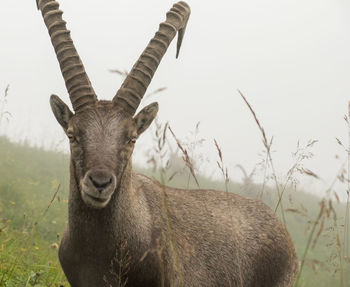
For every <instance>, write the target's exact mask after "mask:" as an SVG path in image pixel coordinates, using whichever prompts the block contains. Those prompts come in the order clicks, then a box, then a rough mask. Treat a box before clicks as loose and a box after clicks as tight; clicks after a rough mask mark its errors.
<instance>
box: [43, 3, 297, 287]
mask: <svg viewBox="0 0 350 287" xmlns="http://www.w3.org/2000/svg"><path fill="white" fill-rule="evenodd" d="M37 5H38V8H39V9H40V10H41V12H42V15H43V18H44V21H45V24H46V26H47V28H48V31H49V34H50V36H51V41H52V44H53V46H54V50H55V53H56V56H57V59H58V61H59V64H60V68H61V71H62V75H63V78H64V80H65V84H66V87H67V90H68V93H69V96H70V99H71V102H72V106H73V110H74V113H73V112H72V111H71V110H70V109H69V107H68V106H67V105H66V104H65V103H64V102H62V101H61V100H60V98H58V97H57V96H55V95H53V96H51V98H50V104H51V108H52V111H53V113H54V115H55V117H56V119H57V121H58V122H59V123H60V125H61V126H62V128H63V129H64V131H65V133H66V134H67V136H68V138H69V141H70V149H71V161H70V194H69V204H68V226H67V229H66V231H65V233H64V235H63V237H62V241H61V244H60V248H59V258H60V262H61V265H62V268H63V270H64V273H65V274H66V276H67V279H68V281H69V283H70V284H71V286H73V287H111V286H113V287H116V286H133V287H135V286H140V287H141V286H142V287H145V286H159V287H160V286H191V287H197V286H244V287H257V286H259V287H263V286H266V287H282V286H292V285H293V282H294V280H295V277H296V274H297V271H298V260H297V256H296V252H295V248H294V245H293V243H292V241H291V239H290V236H289V234H288V231H287V230H286V228H285V226H284V225H283V224H282V223H281V222H280V221H279V219H278V218H277V217H276V215H275V214H274V213H273V212H272V210H271V209H270V208H268V207H267V206H266V205H264V204H263V203H262V202H261V201H259V200H255V199H248V198H244V197H241V196H239V195H236V194H233V193H226V192H222V191H213V190H180V189H174V188H170V187H167V186H164V185H161V184H160V183H158V182H156V181H154V180H151V179H149V178H147V177H145V176H143V175H141V174H137V173H135V172H133V170H132V160H131V156H132V152H133V149H134V145H135V142H136V140H137V138H138V137H139V136H140V135H141V134H142V133H143V132H144V131H145V130H146V129H147V128H148V127H149V125H150V124H151V123H152V121H153V119H154V117H155V116H156V114H157V112H158V104H157V103H153V104H150V105H148V106H146V107H145V108H143V109H142V110H141V111H140V112H139V113H138V114H137V115H136V116H135V112H136V110H137V108H138V106H139V104H140V101H141V99H142V97H143V95H144V94H145V92H146V89H147V87H148V85H149V84H150V82H151V80H152V77H153V75H154V73H155V71H156V69H157V67H158V65H159V63H160V61H161V59H162V57H163V55H164V54H165V52H166V50H167V48H168V46H169V44H170V42H171V41H172V39H173V38H174V37H175V35H176V33H178V45H177V54H176V56H178V52H179V50H180V46H181V43H182V40H183V36H184V32H185V29H186V24H187V21H188V19H189V15H190V8H189V6H188V5H187V4H186V3H185V2H182V1H181V2H178V3H176V4H174V6H173V7H172V8H171V9H170V11H169V12H168V13H167V17H166V20H165V22H163V23H161V24H160V26H159V30H158V31H157V32H156V34H155V36H154V37H153V38H152V39H151V41H150V42H149V44H148V46H147V47H146V49H145V50H144V52H143V53H142V54H141V56H140V58H139V59H138V61H137V62H136V63H135V65H134V66H133V68H132V70H131V71H130V73H129V74H128V76H127V77H126V79H125V81H124V83H123V84H122V86H121V88H120V89H119V91H118V92H117V94H116V95H115V97H114V98H113V100H112V101H98V100H97V96H96V94H95V92H94V90H93V88H92V86H91V83H90V80H89V78H88V76H87V74H86V72H85V69H84V66H83V64H82V62H81V60H80V58H79V56H78V53H77V51H76V49H75V47H74V44H73V41H72V39H71V38H70V32H69V31H68V30H67V29H66V22H65V21H63V20H62V13H63V12H62V11H60V10H59V9H58V8H59V5H58V3H57V2H56V1H54V0H37Z"/></svg>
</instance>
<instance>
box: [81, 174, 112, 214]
mask: <svg viewBox="0 0 350 287" xmlns="http://www.w3.org/2000/svg"><path fill="white" fill-rule="evenodd" d="M115 188H116V178H115V176H114V175H113V174H111V173H109V172H107V171H105V170H90V171H88V172H87V173H86V174H85V176H84V178H83V179H82V181H81V197H82V199H83V201H84V202H85V203H86V204H87V205H88V206H90V207H93V208H98V209H99V208H103V207H105V206H106V205H107V204H108V202H109V201H110V199H111V196H112V194H113V192H114V190H115Z"/></svg>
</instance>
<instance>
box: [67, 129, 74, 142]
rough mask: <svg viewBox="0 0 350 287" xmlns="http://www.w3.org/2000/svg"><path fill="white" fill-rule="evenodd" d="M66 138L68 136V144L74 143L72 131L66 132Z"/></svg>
mask: <svg viewBox="0 0 350 287" xmlns="http://www.w3.org/2000/svg"><path fill="white" fill-rule="evenodd" d="M67 136H68V138H69V141H70V142H74V141H75V137H74V134H73V132H72V131H67Z"/></svg>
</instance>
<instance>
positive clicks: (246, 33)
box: [0, 0, 350, 196]
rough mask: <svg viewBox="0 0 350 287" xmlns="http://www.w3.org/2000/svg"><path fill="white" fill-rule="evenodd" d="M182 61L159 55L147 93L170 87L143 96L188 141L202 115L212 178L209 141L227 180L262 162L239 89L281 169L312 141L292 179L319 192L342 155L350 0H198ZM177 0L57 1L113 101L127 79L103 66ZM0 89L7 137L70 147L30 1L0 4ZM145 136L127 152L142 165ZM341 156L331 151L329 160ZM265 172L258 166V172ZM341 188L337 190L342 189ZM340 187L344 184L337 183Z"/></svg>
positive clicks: (127, 60) (132, 46) (123, 56)
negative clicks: (299, 173)
mask: <svg viewBox="0 0 350 287" xmlns="http://www.w3.org/2000/svg"><path fill="white" fill-rule="evenodd" d="M187 2H188V4H189V5H190V6H191V8H192V14H191V17H190V20H189V23H188V27H187V30H186V35H185V38H184V41H183V45H182V48H181V52H180V56H179V59H177V60H176V59H175V42H176V40H174V41H173V43H172V45H171V46H170V47H169V50H168V52H167V54H166V55H165V56H164V58H163V61H162V63H161V64H160V66H159V68H158V70H157V72H156V74H155V76H154V79H153V81H152V83H151V85H150V87H149V88H148V91H147V93H149V92H152V91H154V90H156V89H158V88H161V87H166V88H167V89H166V90H165V91H163V92H162V93H159V94H156V95H154V96H152V97H150V98H148V99H146V100H144V101H143V102H142V103H141V106H140V108H142V107H143V106H145V105H146V104H149V103H150V102H152V101H158V102H159V104H160V111H159V121H161V122H163V123H165V122H169V124H170V126H171V127H172V129H173V130H174V132H175V133H176V135H177V137H178V138H179V139H183V140H186V138H189V139H191V134H190V133H191V131H193V130H194V129H195V126H196V124H197V123H198V122H200V127H199V130H200V133H199V137H200V138H205V139H206V141H205V142H204V144H203V146H201V147H200V152H199V153H202V154H204V156H205V157H207V158H208V160H209V163H206V162H204V163H203V165H202V166H201V171H202V172H203V173H205V174H207V175H213V176H219V173H218V169H217V166H216V159H217V151H216V148H215V146H214V144H213V139H214V138H215V139H216V140H217V141H218V143H219V145H220V147H221V148H222V151H223V154H224V160H225V164H226V165H227V167H228V170H229V175H230V177H231V178H232V179H233V180H240V179H241V178H242V174H241V172H240V171H239V170H238V169H237V168H236V167H235V166H236V164H241V165H243V166H244V167H245V168H246V169H247V170H248V171H251V170H252V169H253V168H254V167H255V166H256V164H257V163H258V162H260V161H261V160H262V155H261V152H262V150H263V149H264V147H263V145H262V141H261V134H260V132H259V130H258V128H257V126H256V123H255V122H254V119H253V117H252V115H251V113H250V112H249V110H248V108H247V106H246V105H245V103H244V102H243V100H242V99H241V97H240V96H239V94H238V92H237V89H239V90H241V91H242V92H243V94H244V95H245V96H246V97H247V99H248V101H249V102H250V104H251V105H252V106H253V108H254V109H255V112H256V113H257V115H258V118H259V120H260V122H261V123H262V125H263V126H264V128H265V130H266V132H267V135H268V137H271V136H273V137H274V142H273V154H272V156H273V159H274V161H275V164H276V170H277V174H278V175H279V176H282V175H283V174H285V173H286V172H287V171H288V169H289V168H290V167H291V165H292V164H293V159H292V156H291V153H292V152H294V151H295V149H296V145H297V142H298V140H300V143H301V144H303V145H305V144H306V143H307V142H308V140H318V141H319V142H318V143H317V144H316V145H315V147H314V148H313V149H312V151H313V153H314V154H315V156H314V157H313V159H311V160H310V161H308V162H307V163H306V167H307V168H309V169H310V170H312V171H313V172H315V173H316V174H318V175H319V177H320V178H321V180H316V179H313V178H312V177H306V178H304V179H303V180H302V182H301V185H300V186H299V187H301V188H303V189H305V190H307V191H311V192H322V191H324V190H325V189H326V188H327V187H328V185H329V184H330V182H331V181H332V179H334V178H335V176H336V175H337V173H338V171H339V168H340V167H341V165H342V163H343V162H344V160H345V159H346V157H347V154H346V153H345V152H344V150H343V149H342V148H341V146H340V145H339V144H338V143H337V141H336V138H339V139H340V140H341V141H342V142H343V143H344V145H347V144H348V143H347V141H348V131H347V125H346V122H345V121H344V115H345V114H346V113H347V108H348V101H349V100H350V84H349V77H350V17H349V16H350V3H349V2H348V1H345V0H332V1H331V0H317V1H316V0H308V1H301V0H297V1H295V0H294V1H292V0H286V1H277V0H266V1H258V0H250V1H223V0H217V1H198V0H196V1H195V0H192V1H191V0H188V1H187ZM173 3H174V1H168V0H162V1H161V0H148V1H133V0H123V1H119V0H114V1H110V0H103V1H92V0H84V1H83V0H75V1H68V0H61V1H60V4H61V9H62V10H63V11H64V12H65V13H64V15H63V18H64V19H65V20H66V21H67V23H68V24H67V27H68V29H70V30H71V31H72V34H71V35H72V39H73V40H74V43H75V46H76V48H77V50H78V52H79V54H80V57H81V58H82V61H83V63H84V65H85V68H86V71H87V73H88V75H89V77H90V80H91V82H92V84H93V86H94V89H95V91H96V93H97V95H98V97H99V99H112V97H113V96H114V95H115V93H116V91H117V90H118V88H119V87H120V85H121V83H122V81H123V78H122V77H120V76H118V75H116V74H113V73H110V72H109V69H119V70H122V71H123V70H130V69H131V67H132V65H133V64H134V63H135V61H136V60H137V59H138V57H139V55H140V54H141V53H142V51H143V49H144V48H145V47H146V45H147V44H148V42H149V40H150V39H151V38H152V37H153V35H154V33H155V32H156V31H157V29H158V25H159V23H160V22H162V21H164V19H165V13H166V12H167V11H168V10H169V9H170V7H171V6H172V4H173ZM0 36H1V45H0V90H1V97H2V91H4V90H5V88H6V86H7V84H9V85H10V91H9V96H8V102H7V110H8V111H9V112H11V114H12V118H10V122H9V123H8V124H7V125H5V126H3V125H1V130H0V132H1V133H6V134H8V135H9V136H10V138H12V139H14V140H23V139H27V140H28V141H30V142H31V143H33V144H37V145H43V146H45V147H48V148H49V147H54V148H58V149H60V150H64V151H67V150H68V140H65V137H64V135H63V131H62V130H61V127H60V126H59V125H58V124H57V122H56V120H55V119H54V116H53V115H52V113H51V109H50V106H49V96H50V94H57V95H59V96H60V97H61V98H62V99H63V100H64V101H65V102H66V103H67V104H69V105H70V102H69V98H68V94H67V92H66V89H65V85H64V81H63V78H62V76H61V72H60V70H59V66H58V62H57V60H56V56H55V54H54V50H53V48H52V46H51V42H50V38H49V35H48V32H47V30H46V27H45V25H44V24H43V20H42V17H41V15H40V13H39V12H38V11H37V9H36V3H35V0H30V1H28V0H25V1H24V0H20V1H13V0H2V1H1V5H0ZM151 142H152V135H151V131H150V132H148V134H146V135H143V136H142V137H141V138H140V139H139V141H138V143H137V145H136V149H135V154H134V159H135V161H136V162H137V163H139V164H140V165H142V164H143V163H144V162H145V153H146V151H147V150H149V149H150V147H151V144H152V143H151ZM336 155H338V156H339V158H337V157H336ZM260 176H261V175H260ZM342 188H344V187H342ZM337 192H338V194H339V195H340V196H342V195H343V196H344V195H345V190H338V191H337Z"/></svg>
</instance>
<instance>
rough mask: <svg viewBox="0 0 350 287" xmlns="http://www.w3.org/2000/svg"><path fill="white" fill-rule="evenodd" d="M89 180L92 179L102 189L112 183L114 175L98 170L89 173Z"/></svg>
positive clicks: (99, 189)
mask: <svg viewBox="0 0 350 287" xmlns="http://www.w3.org/2000/svg"><path fill="white" fill-rule="evenodd" d="M89 180H90V181H91V183H92V185H93V186H94V187H95V188H96V189H97V190H98V191H102V190H104V189H105V188H107V187H108V186H109V185H111V184H112V182H113V179H112V176H111V175H109V174H105V173H103V172H100V171H97V172H92V173H91V174H90V175H89Z"/></svg>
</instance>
